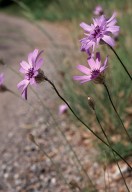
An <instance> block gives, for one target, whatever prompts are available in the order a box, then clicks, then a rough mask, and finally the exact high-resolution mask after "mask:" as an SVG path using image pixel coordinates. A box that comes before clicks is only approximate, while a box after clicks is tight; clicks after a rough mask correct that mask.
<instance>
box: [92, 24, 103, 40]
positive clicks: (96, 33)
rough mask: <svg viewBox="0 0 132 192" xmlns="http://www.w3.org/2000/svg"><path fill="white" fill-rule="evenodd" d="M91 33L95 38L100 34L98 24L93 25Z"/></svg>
mask: <svg viewBox="0 0 132 192" xmlns="http://www.w3.org/2000/svg"><path fill="white" fill-rule="evenodd" d="M92 35H93V37H94V38H97V37H98V36H99V35H101V29H100V27H99V26H98V25H97V26H96V27H95V29H94V32H93V34H92Z"/></svg>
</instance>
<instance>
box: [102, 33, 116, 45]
mask: <svg viewBox="0 0 132 192" xmlns="http://www.w3.org/2000/svg"><path fill="white" fill-rule="evenodd" d="M102 39H103V40H104V41H105V42H106V43H107V44H108V45H110V46H111V47H114V45H115V41H114V40H113V39H112V38H111V37H110V36H108V35H104V36H103V38H102Z"/></svg>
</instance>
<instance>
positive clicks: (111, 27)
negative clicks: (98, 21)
mask: <svg viewBox="0 0 132 192" xmlns="http://www.w3.org/2000/svg"><path fill="white" fill-rule="evenodd" d="M119 30H120V27H119V26H110V27H108V28H107V31H110V32H111V33H116V32H119Z"/></svg>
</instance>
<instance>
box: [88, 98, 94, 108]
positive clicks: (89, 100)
mask: <svg viewBox="0 0 132 192" xmlns="http://www.w3.org/2000/svg"><path fill="white" fill-rule="evenodd" d="M88 104H89V106H90V107H91V108H92V109H93V110H95V103H94V100H93V99H92V98H91V97H88Z"/></svg>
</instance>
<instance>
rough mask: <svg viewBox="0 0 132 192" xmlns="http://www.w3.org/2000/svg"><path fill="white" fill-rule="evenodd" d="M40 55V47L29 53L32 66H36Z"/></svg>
mask: <svg viewBox="0 0 132 192" xmlns="http://www.w3.org/2000/svg"><path fill="white" fill-rule="evenodd" d="M37 55H38V49H35V50H34V51H33V52H31V53H29V55H28V62H29V64H30V66H31V67H33V66H34V64H35V61H36V58H37Z"/></svg>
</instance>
